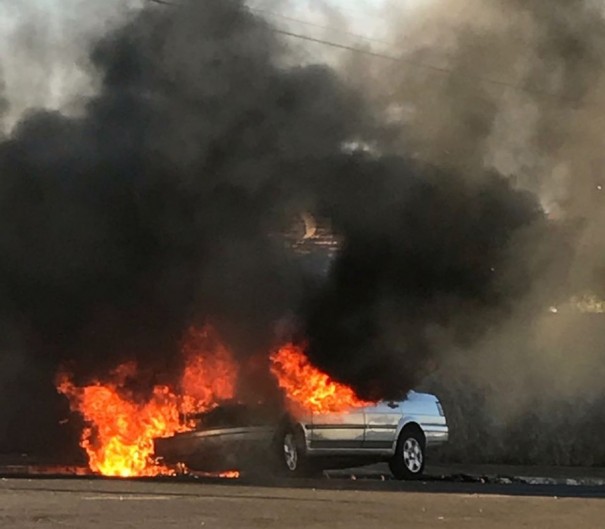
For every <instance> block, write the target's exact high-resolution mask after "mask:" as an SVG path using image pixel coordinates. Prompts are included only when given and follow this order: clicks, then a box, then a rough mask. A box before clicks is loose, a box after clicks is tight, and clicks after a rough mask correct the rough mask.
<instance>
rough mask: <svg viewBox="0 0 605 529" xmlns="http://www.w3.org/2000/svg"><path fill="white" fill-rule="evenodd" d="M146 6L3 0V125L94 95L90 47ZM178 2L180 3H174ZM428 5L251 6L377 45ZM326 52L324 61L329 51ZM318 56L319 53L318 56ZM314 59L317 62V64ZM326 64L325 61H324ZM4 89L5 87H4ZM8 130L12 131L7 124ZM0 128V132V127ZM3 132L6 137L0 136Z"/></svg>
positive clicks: (110, 0)
mask: <svg viewBox="0 0 605 529" xmlns="http://www.w3.org/2000/svg"><path fill="white" fill-rule="evenodd" d="M145 1H146V0H103V1H100V0H18V1H17V2H15V0H0V50H2V53H0V96H2V92H4V95H5V96H6V97H7V98H8V99H9V102H10V109H9V113H8V119H6V120H5V126H4V128H6V127H10V124H11V123H12V122H14V121H15V119H16V117H17V116H18V115H20V114H21V113H22V112H23V111H24V110H25V109H27V108H31V107H35V106H45V107H51V108H65V104H66V103H67V102H71V101H73V100H74V99H77V98H78V97H80V99H82V97H86V95H87V94H89V93H90V91H91V90H92V87H91V83H90V79H89V78H88V76H87V74H86V73H85V64H86V54H87V49H88V46H89V43H90V41H91V40H94V39H95V38H96V37H97V36H98V35H100V34H102V33H104V32H105V31H107V30H108V29H109V28H111V26H112V25H113V24H115V23H116V21H118V20H120V18H121V17H122V16H123V15H124V13H125V12H127V11H128V10H130V9H133V8H135V9H136V8H137V7H138V6H141V5H142V4H144V2H145ZM176 1H178V0H176ZM427 1H431V0H397V1H396V0H356V1H355V2H354V3H353V2H350V1H349V0H248V3H249V5H251V6H256V7H262V8H264V9H267V10H268V11H270V12H275V13H278V14H279V13H281V14H282V15H285V16H287V17H292V18H295V19H300V20H302V21H307V22H310V23H312V24H313V23H314V24H320V25H324V26H329V27H331V28H333V27H335V28H342V29H344V30H346V31H348V32H352V33H356V34H359V35H362V36H366V37H374V38H380V37H381V36H382V35H383V34H384V30H383V27H382V25H383V24H384V22H385V21H386V20H388V18H389V13H390V10H391V8H392V9H394V10H395V9H397V10H401V9H402V8H403V7H405V6H406V5H417V4H418V3H421V2H427ZM270 18H271V20H272V21H273V22H274V23H275V24H276V25H279V26H282V27H285V28H287V29H289V30H292V31H295V32H297V33H303V34H306V35H310V36H315V37H322V38H326V37H329V38H330V40H335V41H343V42H346V43H347V44H351V40H350V37H348V36H347V35H345V34H343V33H340V34H339V33H338V32H331V31H330V32H328V34H326V31H325V30H322V29H321V28H317V27H314V26H313V25H311V24H304V23H298V22H295V21H287V20H285V19H284V18H279V17H270ZM324 49H325V50H326V54H327V53H328V50H327V49H326V48H324ZM313 53H314V54H315V50H314V51H313ZM317 57H318V56H317V55H314V60H315V59H316V58H317ZM319 58H320V59H321V55H320V56H319ZM3 85H4V88H3ZM7 124H8V125H7ZM1 125H2V123H1V122H0V129H1V128H2V126H1ZM0 132H1V130H0Z"/></svg>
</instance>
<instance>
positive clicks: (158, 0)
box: [147, 0, 579, 103]
mask: <svg viewBox="0 0 605 529" xmlns="http://www.w3.org/2000/svg"><path fill="white" fill-rule="evenodd" d="M147 1H148V2H151V3H155V4H160V5H164V6H170V7H175V8H178V7H182V5H181V4H180V3H177V2H173V1H169V0H147ZM248 9H249V10H251V11H258V12H262V13H264V14H271V15H272V16H276V17H278V18H286V19H288V20H290V21H295V22H300V23H303V24H309V25H316V24H315V23H310V22H308V21H304V20H300V19H297V18H294V17H289V16H287V15H282V14H279V13H275V12H271V11H268V10H265V9H260V8H252V7H248ZM317 26H319V27H321V28H322V29H325V30H331V31H334V32H341V33H342V31H340V30H337V29H334V28H330V27H329V26H321V25H319V24H317ZM269 29H270V30H271V31H272V32H273V33H277V34H279V35H284V36H287V37H291V38H295V39H299V40H303V41H306V42H312V43H315V44H320V45H322V46H327V47H330V48H334V49H339V50H345V51H349V52H352V53H357V54H359V55H364V56H367V57H373V58H376V59H381V60H384V61H390V62H393V63H399V64H405V65H408V66H413V67H415V68H421V69H425V70H429V71H432V72H436V73H439V74H444V75H452V74H455V73H458V72H456V71H455V70H453V69H451V68H447V67H441V66H435V65H433V64H429V63H425V62H422V61H417V60H415V59H411V58H409V57H405V56H399V55H391V54H388V53H385V52H378V51H373V50H371V49H366V48H359V47H356V46H352V45H349V44H343V43H340V42H334V41H332V40H327V39H322V38H317V37H312V36H310V35H304V34H302V33H296V32H293V31H288V30H285V29H281V28H277V27H270V28H269ZM345 33H346V34H348V35H350V36H353V37H356V38H359V39H361V40H373V39H369V38H368V37H364V36H362V35H358V34H355V33H350V32H345ZM378 42H380V41H378ZM382 44H386V43H382ZM467 78H469V79H475V80H476V81H478V82H481V83H485V84H489V85H492V86H497V87H500V88H507V89H509V90H514V91H517V92H522V93H527V94H531V95H534V96H536V95H538V96H542V97H544V98H548V99H551V100H553V101H559V102H565V103H578V102H579V101H578V100H572V99H569V98H565V97H562V96H560V95H558V94H553V93H550V92H547V91H545V90H538V89H532V88H527V87H524V86H519V85H518V84H514V83H511V82H508V81H500V80H497V79H492V78H490V77H483V76H479V75H467Z"/></svg>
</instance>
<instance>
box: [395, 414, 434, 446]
mask: <svg viewBox="0 0 605 529" xmlns="http://www.w3.org/2000/svg"><path fill="white" fill-rule="evenodd" d="M406 426H415V427H417V428H418V429H419V430H420V431H421V432H422V435H423V436H424V437H426V433H425V432H424V430H423V428H422V426H420V424H419V423H418V421H417V420H416V418H415V417H412V416H409V415H404V416H403V417H402V418H401V419H400V420H399V424H398V425H397V431H396V435H395V441H394V442H393V450H394V449H395V447H396V445H397V441H398V440H399V436H400V435H401V432H402V431H403V429H404V428H405V427H406Z"/></svg>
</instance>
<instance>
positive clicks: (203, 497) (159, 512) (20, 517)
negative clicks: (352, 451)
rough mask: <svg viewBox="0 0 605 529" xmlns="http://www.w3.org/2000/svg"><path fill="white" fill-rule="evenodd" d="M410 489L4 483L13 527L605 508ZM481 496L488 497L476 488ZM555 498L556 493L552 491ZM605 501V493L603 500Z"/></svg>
mask: <svg viewBox="0 0 605 529" xmlns="http://www.w3.org/2000/svg"><path fill="white" fill-rule="evenodd" d="M424 487H425V488H426V490H427V492H422V490H423V484H417V485H416V486H415V487H414V488H411V489H410V490H397V491H396V490H393V491H388V490H384V491H375V490H364V489H363V487H360V489H359V490H326V489H321V488H313V487H312V486H309V487H301V488H283V487H263V486H244V485H239V484H229V485H221V484H197V483H194V484H190V483H163V482H131V481H102V480H13V479H2V481H0V527H2V528H4V527H6V528H11V529H26V528H27V529H29V528H36V529H40V528H74V529H87V528H95V529H110V528H112V529H113V528H145V529H168V528H171V527H178V528H179V529H189V528H198V529H199V528H202V527H203V528H205V529H211V528H212V529H214V528H216V529H248V528H249V529H256V528H258V529H261V528H262V529H265V528H267V529H271V528H279V529H283V528H288V529H295V528H304V529H335V528H339V527H343V528H346V529H373V528H374V527H381V528H385V529H388V528H395V527H396V528H398V529H401V528H406V529H416V528H418V529H420V528H422V529H425V528H427V529H428V528H431V529H432V528H439V527H444V528H449V529H462V528H464V529H500V528H502V529H511V528H515V529H516V528H522V527H529V528H541V527H544V528H550V529H552V528H561V529H565V528H570V529H572V528H573V529H576V528H579V527H580V528H583V529H584V528H586V529H590V528H600V527H603V523H604V522H603V520H604V518H605V501H604V500H603V499H598V498H590V499H587V498H564V499H562V498H558V497H553V496H543V497H535V496H522V495H519V494H522V491H520V490H517V489H509V490H510V491H511V493H513V494H517V495H515V496H505V495H501V494H495V493H494V491H493V490H490V492H489V493H487V494H482V493H469V492H465V493H462V492H460V493H456V492H448V493H443V492H435V491H431V486H430V485H427V484H424ZM478 490H481V489H478ZM550 490H554V489H550ZM603 495H605V491H604V493H603Z"/></svg>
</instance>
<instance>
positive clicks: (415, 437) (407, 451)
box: [389, 426, 426, 480]
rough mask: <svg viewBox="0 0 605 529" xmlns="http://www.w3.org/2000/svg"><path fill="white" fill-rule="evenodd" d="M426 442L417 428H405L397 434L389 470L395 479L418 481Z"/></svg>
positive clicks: (423, 460) (420, 475)
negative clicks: (397, 437)
mask: <svg viewBox="0 0 605 529" xmlns="http://www.w3.org/2000/svg"><path fill="white" fill-rule="evenodd" d="M425 448H426V441H425V438H424V434H423V433H422V431H421V430H420V428H418V427H417V426H406V427H405V428H404V429H403V430H402V431H401V434H399V439H397V447H396V449H395V455H394V456H393V458H392V459H391V460H390V461H389V468H390V469H391V473H392V474H393V476H394V477H395V479H399V480H415V479H420V478H421V477H422V474H423V472H424V462H425V459H426V458H425Z"/></svg>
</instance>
